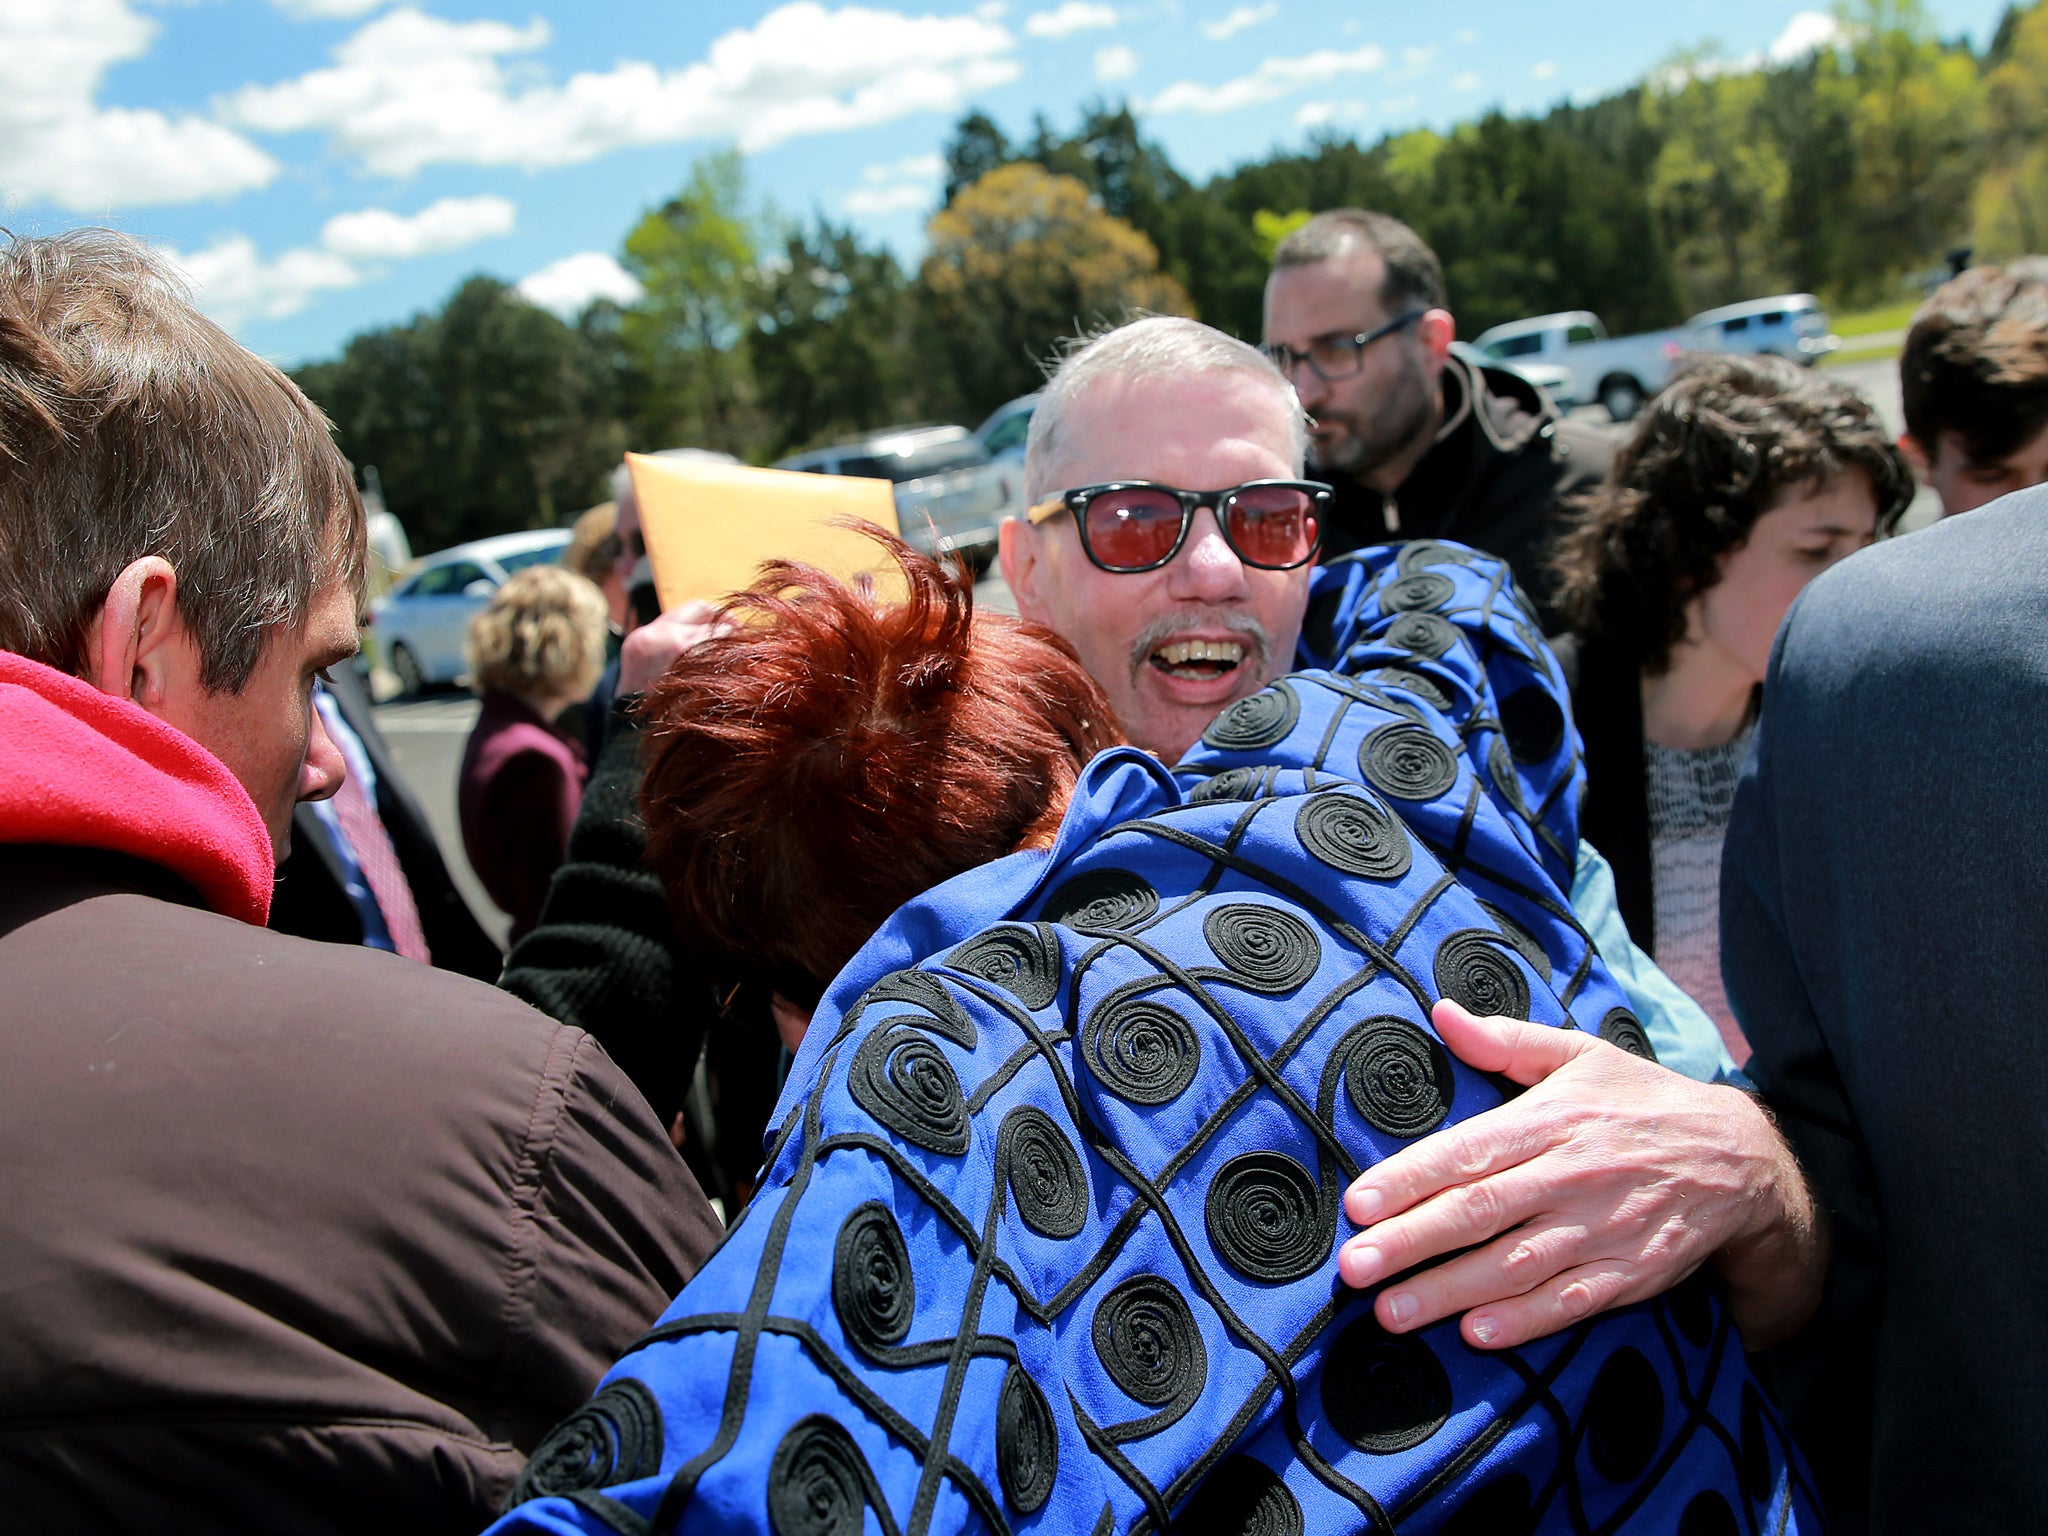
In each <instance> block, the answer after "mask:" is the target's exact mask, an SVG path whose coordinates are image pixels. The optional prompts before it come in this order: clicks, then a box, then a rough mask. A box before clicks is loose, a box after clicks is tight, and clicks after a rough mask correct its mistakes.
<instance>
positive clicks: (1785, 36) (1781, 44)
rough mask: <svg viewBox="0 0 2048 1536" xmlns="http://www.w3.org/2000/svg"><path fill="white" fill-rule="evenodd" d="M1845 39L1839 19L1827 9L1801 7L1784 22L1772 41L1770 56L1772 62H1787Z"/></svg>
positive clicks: (1845, 35)
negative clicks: (1811, 9)
mask: <svg viewBox="0 0 2048 1536" xmlns="http://www.w3.org/2000/svg"><path fill="white" fill-rule="evenodd" d="M1848 40H1849V38H1848V34H1847V33H1846V32H1845V31H1844V30H1843V27H1842V23H1841V22H1840V21H1838V20H1837V19H1836V18H1835V17H1833V16H1830V15H1829V14H1828V13H1827V12H1826V11H1801V12H1799V14H1798V15H1796V16H1794V17H1793V18H1792V19H1791V20H1790V21H1788V22H1786V23H1785V30H1784V31H1782V32H1780V33H1779V34H1778V40H1777V41H1776V42H1774V43H1772V44H1771V47H1770V54H1769V57H1770V61H1771V62H1772V63H1773V64H1790V63H1791V62H1792V61H1793V60H1795V59H1803V58H1805V57H1806V56H1807V55H1808V54H1810V53H1818V52H1819V51H1820V50H1821V49H1823V48H1833V47H1836V46H1837V45H1839V44H1842V43H1845V42H1847V41H1848Z"/></svg>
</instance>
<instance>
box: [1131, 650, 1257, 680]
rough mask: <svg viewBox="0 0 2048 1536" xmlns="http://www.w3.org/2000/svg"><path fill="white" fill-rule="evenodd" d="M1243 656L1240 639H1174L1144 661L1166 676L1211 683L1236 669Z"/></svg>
mask: <svg viewBox="0 0 2048 1536" xmlns="http://www.w3.org/2000/svg"><path fill="white" fill-rule="evenodd" d="M1244 658H1245V645H1244V642H1243V641H1241V640H1175V641H1173V642H1172V643H1171V644H1168V645H1162V646H1160V647H1159V648H1158V649H1157V650H1155V651H1153V652H1152V654H1151V655H1150V656H1148V657H1147V658H1146V660H1147V661H1149V662H1150V663H1151V665H1152V666H1154V667H1155V668H1157V669H1158V670H1159V671H1161V672H1164V673H1165V674H1166V675H1167V676H1168V677H1182V678H1187V679H1188V680H1190V681H1192V682H1211V681H1213V680H1215V679H1216V678H1219V677H1225V676H1228V675H1229V674H1230V673H1232V672H1235V671H1236V670H1237V669H1238V668H1239V667H1241V666H1243V665H1244Z"/></svg>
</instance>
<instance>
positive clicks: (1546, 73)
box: [1529, 59, 1557, 80]
mask: <svg viewBox="0 0 2048 1536" xmlns="http://www.w3.org/2000/svg"><path fill="white" fill-rule="evenodd" d="M1529 78H1530V79H1531V80H1554V79H1556V78H1557V66H1556V65H1555V64H1553V63H1551V62H1550V60H1548V59H1544V60H1543V61H1542V62H1541V63H1538V64H1532V65H1530V66H1529Z"/></svg>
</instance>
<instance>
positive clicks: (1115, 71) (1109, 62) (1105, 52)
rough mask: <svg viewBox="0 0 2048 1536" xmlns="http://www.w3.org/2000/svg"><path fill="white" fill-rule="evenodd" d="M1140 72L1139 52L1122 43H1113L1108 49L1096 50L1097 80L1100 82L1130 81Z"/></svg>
mask: <svg viewBox="0 0 2048 1536" xmlns="http://www.w3.org/2000/svg"><path fill="white" fill-rule="evenodd" d="M1137 72H1138V51H1137V50H1136V49H1135V48H1127V47H1125V46H1124V45H1123V44H1122V43H1112V44H1110V46H1109V47H1107V48H1098V49H1096V50H1095V78H1096V79H1098V80H1128V79H1130V78H1131V76H1133V75H1135V74H1136V73H1137Z"/></svg>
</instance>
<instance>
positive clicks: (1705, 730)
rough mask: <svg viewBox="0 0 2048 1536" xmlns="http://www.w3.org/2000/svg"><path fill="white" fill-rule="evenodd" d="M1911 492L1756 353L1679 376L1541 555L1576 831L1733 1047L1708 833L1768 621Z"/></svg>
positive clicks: (1882, 529) (1893, 513)
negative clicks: (1565, 630) (1564, 627)
mask: <svg viewBox="0 0 2048 1536" xmlns="http://www.w3.org/2000/svg"><path fill="white" fill-rule="evenodd" d="M1912 496H1913V486H1912V480H1911V477H1910V476H1909V474H1908V472H1907V469H1906V464H1905V461H1904V460H1903V459H1902V458H1901V457H1900V455H1899V452H1898V450H1897V449H1896V448H1894V447H1893V446H1892V443H1891V441H1890V439H1889V437H1888V436H1887V435H1886V433H1885V429H1884V426H1883V423H1882V422H1881V421H1879V419H1878V415H1877V412H1876V410H1875V409H1874V408H1873V407H1872V406H1871V405H1870V403H1869V402H1868V401H1867V400H1865V399H1864V398H1863V397H1862V396H1861V395H1859V394H1857V393H1855V392H1854V391H1853V390H1851V389H1849V388H1848V387H1847V386H1845V385H1842V384H1838V383H1835V382H1834V381H1832V380H1830V379H1828V378H1826V377H1825V376H1823V375H1820V374H1815V373H1810V372H1808V371H1806V370H1804V369H1801V368H1798V367H1795V366H1794V365H1792V364H1790V363H1787V362H1785V361H1783V360H1782V359H1779V358H1774V357H1713V358H1706V359H1702V360H1701V361H1699V362H1696V363H1694V364H1692V365H1691V366H1689V367H1688V368H1686V369H1685V370H1684V371H1683V372H1682V373H1680V374H1679V375H1678V377H1677V378H1675V379H1674V380H1673V381H1672V383H1671V386H1670V388H1668V389H1666V390H1665V391H1664V393H1663V394H1661V395H1660V396H1658V397H1657V399H1656V400H1655V401H1654V402H1653V403H1652V404H1651V405H1650V406H1649V407H1648V408H1647V409H1646V410H1645V411H1644V412H1643V415H1642V417H1641V418H1640V420H1639V421H1638V422H1637V424H1636V429H1635V433H1634V436H1633V437H1632V438H1631V439H1630V440H1629V443H1628V445H1627V446H1626V447H1625V448H1624V449H1623V450H1622V451H1621V452H1620V453H1619V454H1618V455H1617V456H1616V457H1615V461H1614V466H1613V468H1612V469H1611V470H1610V471H1609V473H1608V476H1607V479H1606V481H1605V483H1604V484H1602V485H1601V486H1600V488H1599V489H1598V490H1596V491H1594V492H1593V493H1591V495H1590V496H1589V497H1588V498H1587V499H1586V500H1585V501H1584V502H1583V503H1582V504H1581V505H1580V508H1579V511H1578V514H1577V517H1576V519H1575V521H1574V522H1573V523H1572V525H1571V526H1570V527H1569V528H1568V530H1567V531H1566V533H1565V534H1564V536H1563V537H1562V538H1561V539H1560V541H1559V545H1558V549H1557V551H1556V554H1555V557H1554V558H1555V565H1556V569H1557V572H1558V575H1559V581H1560V590H1559V595H1558V606H1559V611H1560V612H1561V613H1562V614H1563V615H1564V616H1565V619H1566V622H1567V624H1568V625H1569V626H1570V628H1571V630H1572V632H1573V634H1574V635H1576V637H1577V640H1578V669H1577V671H1578V675H1577V683H1576V687H1575V689H1574V691H1573V699H1572V703H1573V712H1574V714H1575V716H1576V717H1577V720H1578V724H1579V729H1580V732H1581V734H1582V735H1583V737H1584V739H1585V752H1586V780H1587V785H1586V807H1585V811H1584V819H1583V821H1582V823H1581V831H1582V833H1583V835H1584V836H1585V838H1586V840H1587V841H1588V842H1590V843H1592V844H1593V846H1594V847H1596V848H1598V849H1599V850H1600V852H1601V853H1602V854H1604V855H1605V856H1606V858H1607V860H1608V862H1609V863H1610V864H1611V865H1613V867H1614V882H1615V886H1616V889H1617V892H1618V894H1619V897H1620V904H1621V911H1622V916H1623V918H1624V919H1625V920H1626V921H1627V923H1628V926H1629V930H1630V932H1631V934H1632V935H1633V936H1634V938H1635V941H1636V942H1637V944H1639V945H1641V946H1642V947H1643V948H1644V949H1646V950H1648V951H1649V952H1650V953H1651V954H1652V955H1653V956H1655V958H1656V960H1657V963H1658V965H1659V966H1661V967H1662V968H1663V969H1664V971H1665V972H1666V973H1667V974H1668V975H1669V976H1670V977H1671V978H1672V980H1674V981H1676V982H1677V983H1678V984H1679V985H1680V986H1682V987H1684V988H1685V990H1686V991H1687V992H1689V993H1691V994H1692V996H1693V997H1694V998H1695V999H1696V1000H1697V1001H1698V1002H1699V1003H1700V1005H1701V1006H1702V1007H1703V1008H1705V1009H1706V1010H1707V1012H1708V1013H1709V1014H1710V1015H1712V1017H1713V1019H1714V1021H1715V1023H1716V1024H1718V1025H1719V1026H1720V1029H1721V1033H1722V1036H1723V1038H1724V1039H1725V1040H1726V1041H1727V1044H1728V1050H1729V1054H1730V1055H1732V1056H1733V1057H1734V1058H1735V1060H1736V1062H1737V1063H1738V1064H1739V1063H1741V1062H1743V1061H1745V1060H1746V1059H1747V1058H1748V1055H1749V1047H1748V1044H1747V1042H1746V1041H1744V1039H1743V1038H1742V1033H1741V1029H1740V1027H1739V1026H1738V1025H1737V1024H1736V1023H1735V1020H1734V1016H1733V1014H1732V1013H1731V1012H1730V1010H1729V1007H1728V999H1727V995H1726V994H1725V993H1724V992H1723V991H1722V988H1721V942H1720V872H1721V840H1722V836H1723V834H1724V833H1725V832H1726V830H1727V826H1728V813H1729V808H1730V807H1731V805H1732V804H1733V803H1734V796H1735V783H1736V779H1737V777H1738V776H1739V775H1740V773H1741V771H1742V763H1743V759H1744V757H1745V756H1746V755H1747V753H1748V749H1749V738H1750V733H1751V730H1752V728H1753V726H1754V724H1755V721H1756V713H1757V708H1758V701H1759V690H1760V689H1761V686H1762V684H1763V680H1764V671H1765V668H1766V666H1767V665H1768V664H1769V661H1770V655H1771V640H1772V637H1773V636H1774V635H1775V634H1776V633H1777V630H1778V624H1779V622H1780V621H1781V620H1782V619H1783V618H1784V617H1785V612H1786V610H1787V609H1789V608H1790V607H1791V606H1792V600H1793V599H1794V598H1796V597H1797V596H1798V595H1799V593H1800V591H1801V589H1802V588H1804V587H1805V585H1806V584H1807V583H1808V582H1809V581H1811V580H1813V578H1814V577H1816V576H1818V575H1819V574H1820V573H1821V572H1822V571H1824V570H1826V569H1827V568H1828V567H1829V566H1831V565H1833V564H1834V563H1835V562H1836V561H1838V560H1841V559H1842V558H1844V557H1845V556H1847V555H1851V554H1853V553H1855V552H1856V551H1857V550H1859V549H1861V548H1863V547H1864V546H1865V545H1867V544H1869V543H1871V542H1872V541H1873V540H1875V539H1876V538H1877V537H1879V536H1880V535H1881V534H1885V533H1889V532H1891V531H1892V530H1893V529H1895V528H1896V527H1897V526H1898V522H1899V519H1900V517H1901V516H1903V515H1904V513H1905V510H1906V507H1907V504H1908V503H1909V502H1910V501H1911V500H1912Z"/></svg>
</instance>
